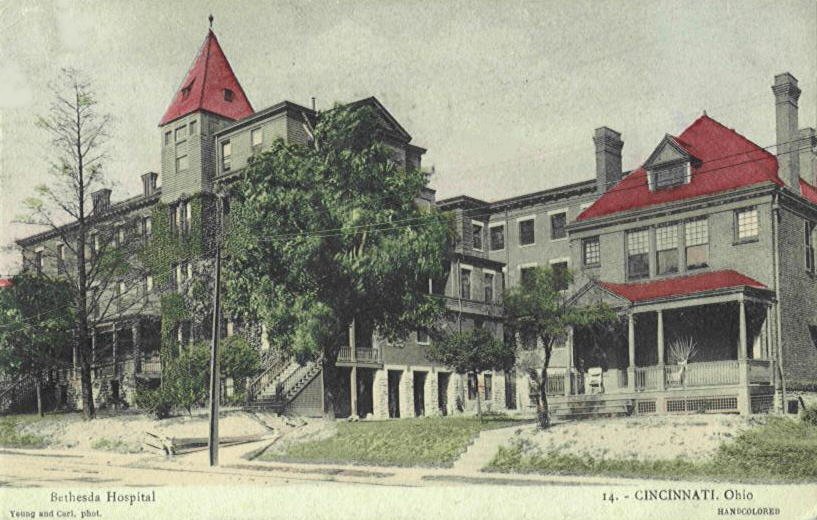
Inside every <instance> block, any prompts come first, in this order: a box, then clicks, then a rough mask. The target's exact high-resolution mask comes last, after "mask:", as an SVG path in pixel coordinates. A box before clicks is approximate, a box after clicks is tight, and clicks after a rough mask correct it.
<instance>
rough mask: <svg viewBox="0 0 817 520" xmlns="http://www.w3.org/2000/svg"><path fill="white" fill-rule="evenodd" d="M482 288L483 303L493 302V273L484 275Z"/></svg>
mask: <svg viewBox="0 0 817 520" xmlns="http://www.w3.org/2000/svg"><path fill="white" fill-rule="evenodd" d="M482 287H483V289H484V290H485V301H486V302H488V303H493V301H494V273H484V274H483V281H482Z"/></svg>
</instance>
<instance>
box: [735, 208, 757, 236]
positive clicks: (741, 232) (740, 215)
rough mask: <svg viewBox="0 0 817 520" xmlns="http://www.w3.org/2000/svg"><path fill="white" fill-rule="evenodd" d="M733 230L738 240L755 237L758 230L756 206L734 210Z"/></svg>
mask: <svg viewBox="0 0 817 520" xmlns="http://www.w3.org/2000/svg"><path fill="white" fill-rule="evenodd" d="M735 230H736V233H735V234H736V238H737V241H738V242H748V241H752V240H756V239H757V235H758V232H759V231H760V222H759V221H758V214H757V208H755V207H751V208H743V209H739V210H737V211H736V212H735Z"/></svg>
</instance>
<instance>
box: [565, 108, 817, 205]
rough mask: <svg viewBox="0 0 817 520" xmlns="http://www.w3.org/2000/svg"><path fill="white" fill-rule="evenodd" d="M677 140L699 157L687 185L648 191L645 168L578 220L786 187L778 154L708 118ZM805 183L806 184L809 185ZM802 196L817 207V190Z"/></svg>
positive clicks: (626, 178) (700, 121) (698, 122)
mask: <svg viewBox="0 0 817 520" xmlns="http://www.w3.org/2000/svg"><path fill="white" fill-rule="evenodd" d="M673 141H674V142H673V145H677V146H679V147H680V148H682V149H683V150H684V151H685V152H686V153H687V154H689V155H690V156H692V157H694V158H697V159H698V161H693V162H692V176H691V180H690V182H689V183H688V184H682V185H680V186H676V187H673V188H666V189H661V190H657V191H650V189H649V186H648V182H647V171H646V169H645V168H644V167H643V166H642V167H641V168H638V169H637V170H634V171H632V172H631V173H630V174H629V175H627V176H626V177H624V178H623V179H622V180H621V181H620V182H619V183H618V184H616V185H615V186H614V187H612V188H611V189H610V190H608V191H607V192H606V193H605V194H604V195H602V196H601V197H599V199H598V200H597V201H596V202H595V203H594V204H593V205H592V206H590V207H589V208H587V209H586V210H585V211H583V212H582V213H581V214H580V215H579V217H578V219H577V220H587V219H591V218H596V217H601V216H604V215H610V214H613V213H618V212H622V211H628V210H633V209H637V208H645V207H649V206H655V205H659V204H665V203H669V202H675V201H679V200H684V199H691V198H694V197H700V196H703V195H711V194H715V193H719V192H724V191H729V190H733V189H736V188H741V187H745V186H750V185H754V184H761V183H768V182H771V183H774V184H777V185H779V186H783V185H784V183H783V180H782V179H780V177H779V176H778V174H777V158H776V157H775V156H774V155H772V154H771V153H769V152H768V151H766V150H764V149H763V148H761V147H760V146H758V145H756V144H755V143H753V142H752V141H750V140H749V139H747V138H745V137H743V136H742V135H740V134H739V133H737V132H735V131H734V130H731V129H729V128H727V127H725V126H723V125H722V124H720V123H718V122H717V121H715V120H714V119H712V118H710V117H708V116H706V115H703V116H701V117H699V118H698V119H697V120H696V121H695V122H694V123H692V124H691V125H690V126H689V127H687V129H686V130H684V131H683V132H682V133H681V135H680V136H678V137H677V138H673ZM802 184H806V183H805V181H802ZM809 188H811V189H809ZM802 192H803V196H804V197H806V198H807V199H808V200H811V201H812V202H815V203H817V191H815V190H814V188H813V187H811V186H807V188H806V189H805V190H802Z"/></svg>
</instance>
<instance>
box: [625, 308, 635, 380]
mask: <svg viewBox="0 0 817 520" xmlns="http://www.w3.org/2000/svg"><path fill="white" fill-rule="evenodd" d="M627 352H628V354H629V357H630V364H629V365H628V366H627V388H628V389H629V390H630V391H631V392H635V316H634V315H633V313H632V312H630V313H629V314H628V315H627Z"/></svg>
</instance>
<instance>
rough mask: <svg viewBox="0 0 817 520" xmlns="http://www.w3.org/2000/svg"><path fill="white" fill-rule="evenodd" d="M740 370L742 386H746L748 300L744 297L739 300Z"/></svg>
mask: <svg viewBox="0 0 817 520" xmlns="http://www.w3.org/2000/svg"><path fill="white" fill-rule="evenodd" d="M738 313H739V315H738V320H739V321H738V323H739V326H738V372H739V374H740V384H741V386H746V384H747V383H748V380H749V378H748V373H747V371H748V369H749V367H748V363H747V362H746V360H747V359H748V357H749V356H748V355H747V352H746V349H747V347H746V302H745V301H744V299H743V297H741V298H740V300H738Z"/></svg>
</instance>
